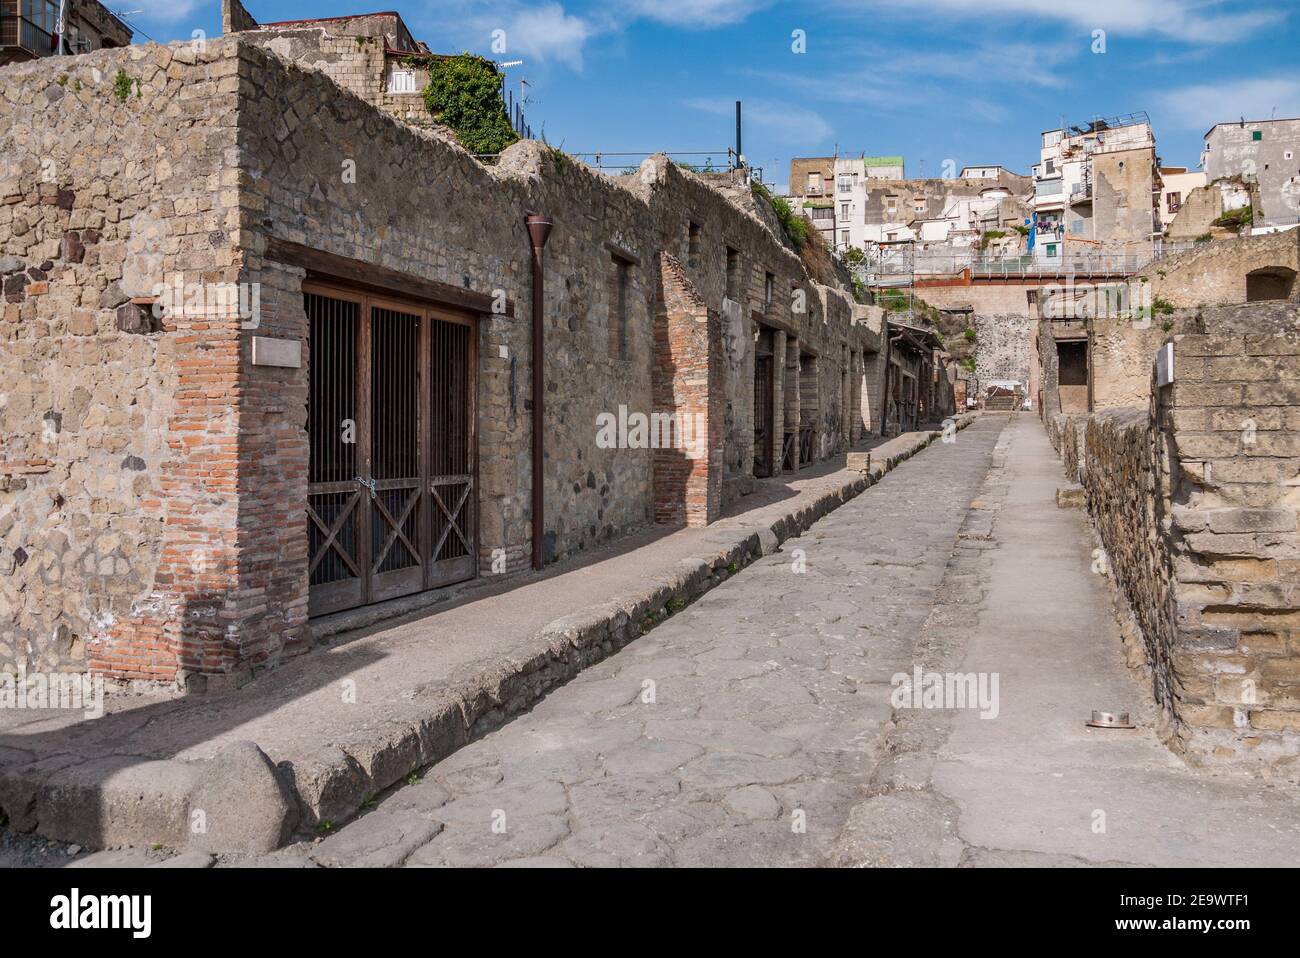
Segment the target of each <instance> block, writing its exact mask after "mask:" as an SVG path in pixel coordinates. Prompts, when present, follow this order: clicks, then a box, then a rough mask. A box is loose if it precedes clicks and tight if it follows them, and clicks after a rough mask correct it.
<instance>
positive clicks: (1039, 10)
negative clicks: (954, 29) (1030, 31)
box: [845, 0, 1286, 43]
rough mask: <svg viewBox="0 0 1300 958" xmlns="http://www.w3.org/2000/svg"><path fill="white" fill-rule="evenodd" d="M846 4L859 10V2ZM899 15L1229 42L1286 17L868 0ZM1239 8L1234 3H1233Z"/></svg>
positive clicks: (1206, 3)
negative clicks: (1030, 22)
mask: <svg viewBox="0 0 1300 958" xmlns="http://www.w3.org/2000/svg"><path fill="white" fill-rule="evenodd" d="M845 6H846V7H847V6H852V7H853V8H856V9H858V10H861V9H862V4H861V2H856V3H854V2H852V0H848V2H847V3H846V4H845ZM868 6H870V7H872V8H875V9H877V10H879V9H889V10H893V11H897V12H899V13H912V14H920V15H923V16H926V17H932V16H933V15H934V14H943V13H948V14H953V15H955V16H966V17H978V18H980V19H987V18H989V17H990V16H1003V17H1036V18H1039V19H1044V20H1057V21H1064V22H1066V23H1069V24H1071V25H1072V26H1075V27H1078V28H1080V29H1083V30H1087V31H1089V32H1090V33H1091V31H1093V30H1098V29H1100V30H1105V31H1106V32H1107V33H1108V34H1110V33H1114V34H1116V35H1120V36H1161V37H1167V38H1169V39H1172V40H1182V41H1185V42H1188V43H1234V42H1236V41H1239V40H1243V39H1245V38H1246V37H1249V36H1252V35H1253V34H1255V33H1258V32H1259V31H1261V30H1263V29H1264V28H1266V27H1269V26H1272V25H1274V24H1277V23H1279V22H1281V21H1282V20H1283V19H1285V17H1286V14H1285V13H1284V12H1283V11H1282V10H1280V9H1276V8H1263V9H1257V10H1247V11H1240V10H1238V11H1226V10H1225V12H1216V11H1218V10H1221V9H1223V8H1225V7H1226V6H1227V5H1226V4H1225V2H1224V0H869V3H868ZM1237 6H1239V5H1237Z"/></svg>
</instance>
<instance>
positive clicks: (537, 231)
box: [525, 213, 554, 571]
mask: <svg viewBox="0 0 1300 958" xmlns="http://www.w3.org/2000/svg"><path fill="white" fill-rule="evenodd" d="M525 222H526V223H527V225H528V239H529V240H530V241H531V243H532V248H533V370H532V379H533V568H534V569H537V570H539V571H540V570H541V568H542V537H543V535H544V534H545V528H546V523H545V515H544V509H545V496H544V495H543V488H542V483H543V479H544V470H543V468H542V461H543V457H544V456H545V446H544V444H543V442H542V426H543V424H544V422H545V403H544V399H543V397H544V396H545V392H546V376H545V371H546V360H545V350H544V348H543V347H544V342H543V332H544V330H543V313H542V303H543V300H544V294H545V292H546V287H545V279H544V276H543V270H542V266H543V261H542V250H543V249H545V248H546V240H547V239H548V238H549V237H550V235H551V227H552V226H553V225H554V224H553V223H552V222H551V221H550V220H549V219H547V218H546V217H545V216H542V215H541V214H540V213H528V214H527V219H526V220H525Z"/></svg>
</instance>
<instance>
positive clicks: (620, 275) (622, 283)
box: [609, 253, 632, 361]
mask: <svg viewBox="0 0 1300 958" xmlns="http://www.w3.org/2000/svg"><path fill="white" fill-rule="evenodd" d="M631 275H632V264H631V263H630V262H628V260H626V259H624V258H623V257H621V256H619V255H618V254H617V253H611V254H610V271H609V358H610V359H617V360H620V361H626V360H627V308H628V285H629V283H630V282H631Z"/></svg>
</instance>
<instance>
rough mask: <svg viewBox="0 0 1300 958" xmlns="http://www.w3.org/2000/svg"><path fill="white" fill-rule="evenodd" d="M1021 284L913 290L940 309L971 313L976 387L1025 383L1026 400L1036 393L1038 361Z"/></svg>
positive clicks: (1033, 322) (1033, 325)
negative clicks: (1003, 381)
mask: <svg viewBox="0 0 1300 958" xmlns="http://www.w3.org/2000/svg"><path fill="white" fill-rule="evenodd" d="M1033 288H1034V287H1032V286H1025V285H1010V284H1008V285H1002V286H993V285H977V286H927V287H925V288H923V289H918V290H917V295H918V296H920V297H922V298H923V299H924V300H925V301H926V302H927V303H928V304H929V305H931V306H934V307H936V308H938V309H940V310H944V309H967V308H969V309H971V310H972V312H971V314H970V317H969V320H968V321H969V322H970V323H971V325H973V326H974V328H975V346H974V353H975V376H976V378H977V379H978V380H979V382H980V383H981V384H983V383H987V382H989V381H991V380H995V379H1009V380H1015V381H1016V382H1022V383H1025V384H1026V385H1027V386H1029V388H1030V392H1029V394H1030V395H1031V396H1032V395H1034V393H1035V392H1036V391H1037V375H1038V360H1037V357H1036V356H1035V355H1034V332H1035V330H1036V328H1037V325H1038V324H1037V321H1036V320H1035V319H1033V318H1032V315H1031V312H1030V306H1029V298H1028V295H1027V293H1028V292H1030V291H1032V289H1033Z"/></svg>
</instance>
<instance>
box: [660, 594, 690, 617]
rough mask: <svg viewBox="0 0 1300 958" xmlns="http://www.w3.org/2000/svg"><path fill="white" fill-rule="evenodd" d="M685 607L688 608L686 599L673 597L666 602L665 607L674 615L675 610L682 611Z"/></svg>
mask: <svg viewBox="0 0 1300 958" xmlns="http://www.w3.org/2000/svg"><path fill="white" fill-rule="evenodd" d="M684 608H686V600H685V599H678V598H673V599H669V600H668V601H667V602H665V603H664V609H666V610H667V612H668V614H669V615H672V614H673V613H674V612H680V611H682V609H684Z"/></svg>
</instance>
